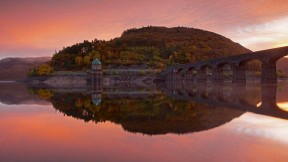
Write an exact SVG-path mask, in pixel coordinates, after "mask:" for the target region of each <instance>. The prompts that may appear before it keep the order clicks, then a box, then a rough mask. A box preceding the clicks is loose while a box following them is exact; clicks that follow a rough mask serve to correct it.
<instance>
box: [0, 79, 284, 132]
mask: <svg viewBox="0 0 288 162" xmlns="http://www.w3.org/2000/svg"><path fill="white" fill-rule="evenodd" d="M11 87H15V86H12V85H11ZM27 89H28V91H29V92H30V93H29V94H26V95H27V96H31V95H32V96H34V97H33V98H36V100H37V101H38V102H39V103H41V102H43V103H48V102H50V103H51V104H52V105H53V107H54V108H55V109H56V110H58V111H59V112H61V113H63V114H65V115H67V116H71V117H74V118H76V119H80V120H83V121H85V122H89V121H92V122H95V123H96V124H97V123H101V122H106V121H110V122H113V123H116V124H119V125H121V126H122V128H123V129H124V130H126V131H128V132H133V133H142V134H148V135H158V134H167V133H176V134H183V133H191V132H198V131H203V130H208V129H211V128H215V127H218V126H220V125H223V124H225V123H227V122H230V121H231V120H233V119H234V118H237V117H239V116H241V115H242V114H243V113H245V112H247V111H249V112H253V113H257V114H263V115H269V116H274V117H277V118H284V119H288V114H287V112H286V111H287V110H286V109H285V103H284V104H283V103H282V104H281V103H278V104H277V102H276V92H277V85H271V84H270V85H260V84H250V85H249V84H248V85H241V84H194V83H177V84H175V83H173V84H169V83H166V84H165V85H158V88H154V87H153V88H150V89H147V88H143V87H142V88H141V87H133V86H132V87H129V88H127V87H126V86H116V87H115V86H114V87H103V86H100V85H99V86H92V87H87V88H86V89H49V88H43V87H41V88H39V87H28V88H27ZM21 91H27V90H25V89H24V88H23V87H22V89H21V90H20V89H18V90H17V91H13V92H12V91H11V93H15V92H18V93H21V94H22V93H23V92H21ZM0 94H1V93H0ZM11 96H17V95H14V94H12V95H11ZM28 100H29V98H28ZM0 101H1V102H3V98H0ZM14 101H15V103H14V104H21V103H25V102H23V101H22V102H19V101H17V100H15V99H14ZM40 101H41V102H40ZM4 102H5V100H4Z"/></svg>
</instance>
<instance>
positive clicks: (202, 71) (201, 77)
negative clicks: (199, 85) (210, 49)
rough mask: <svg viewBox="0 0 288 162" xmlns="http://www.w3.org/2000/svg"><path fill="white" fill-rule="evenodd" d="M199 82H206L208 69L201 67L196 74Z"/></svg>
mask: <svg viewBox="0 0 288 162" xmlns="http://www.w3.org/2000/svg"><path fill="white" fill-rule="evenodd" d="M196 81H197V82H206V69H200V70H198V71H197V75H196Z"/></svg>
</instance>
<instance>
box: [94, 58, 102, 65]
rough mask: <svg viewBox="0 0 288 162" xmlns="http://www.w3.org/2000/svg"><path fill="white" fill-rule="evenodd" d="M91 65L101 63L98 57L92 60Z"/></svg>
mask: <svg viewBox="0 0 288 162" xmlns="http://www.w3.org/2000/svg"><path fill="white" fill-rule="evenodd" d="M92 65H101V62H100V61H99V60H98V59H95V60H94V61H92Z"/></svg>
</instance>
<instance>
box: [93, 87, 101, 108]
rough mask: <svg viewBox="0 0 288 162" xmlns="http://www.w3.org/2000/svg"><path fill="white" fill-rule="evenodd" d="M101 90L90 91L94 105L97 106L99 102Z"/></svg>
mask: <svg viewBox="0 0 288 162" xmlns="http://www.w3.org/2000/svg"><path fill="white" fill-rule="evenodd" d="M101 99H102V90H98V91H94V90H93V91H92V102H93V104H94V105H96V106H98V105H99V104H100V103H101Z"/></svg>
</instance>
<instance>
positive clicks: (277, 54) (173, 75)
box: [157, 46, 288, 83]
mask: <svg viewBox="0 0 288 162" xmlns="http://www.w3.org/2000/svg"><path fill="white" fill-rule="evenodd" d="M286 55H288V46H285V47H280V48H274V49H268V50H263V51H257V52H252V53H246V54H241V55H236V56H229V57H223V58H218V59H213V60H207V61H201V62H196V63H187V64H180V65H176V66H172V67H169V68H167V69H165V70H164V71H162V72H161V73H160V74H159V75H158V77H157V80H162V81H166V80H183V79H184V78H185V79H188V80H196V81H198V82H205V81H206V80H207V79H206V78H207V76H206V70H207V68H210V69H211V70H212V80H213V81H214V82H222V81H223V79H224V75H223V69H224V67H225V66H226V65H229V66H230V67H231V70H232V72H233V76H232V82H233V83H245V82H246V74H245V72H246V69H245V65H246V64H247V63H249V62H251V61H253V60H259V61H260V62H261V82H262V83H276V82H277V75H276V62H277V61H278V60H279V59H280V58H282V57H284V56H286Z"/></svg>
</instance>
